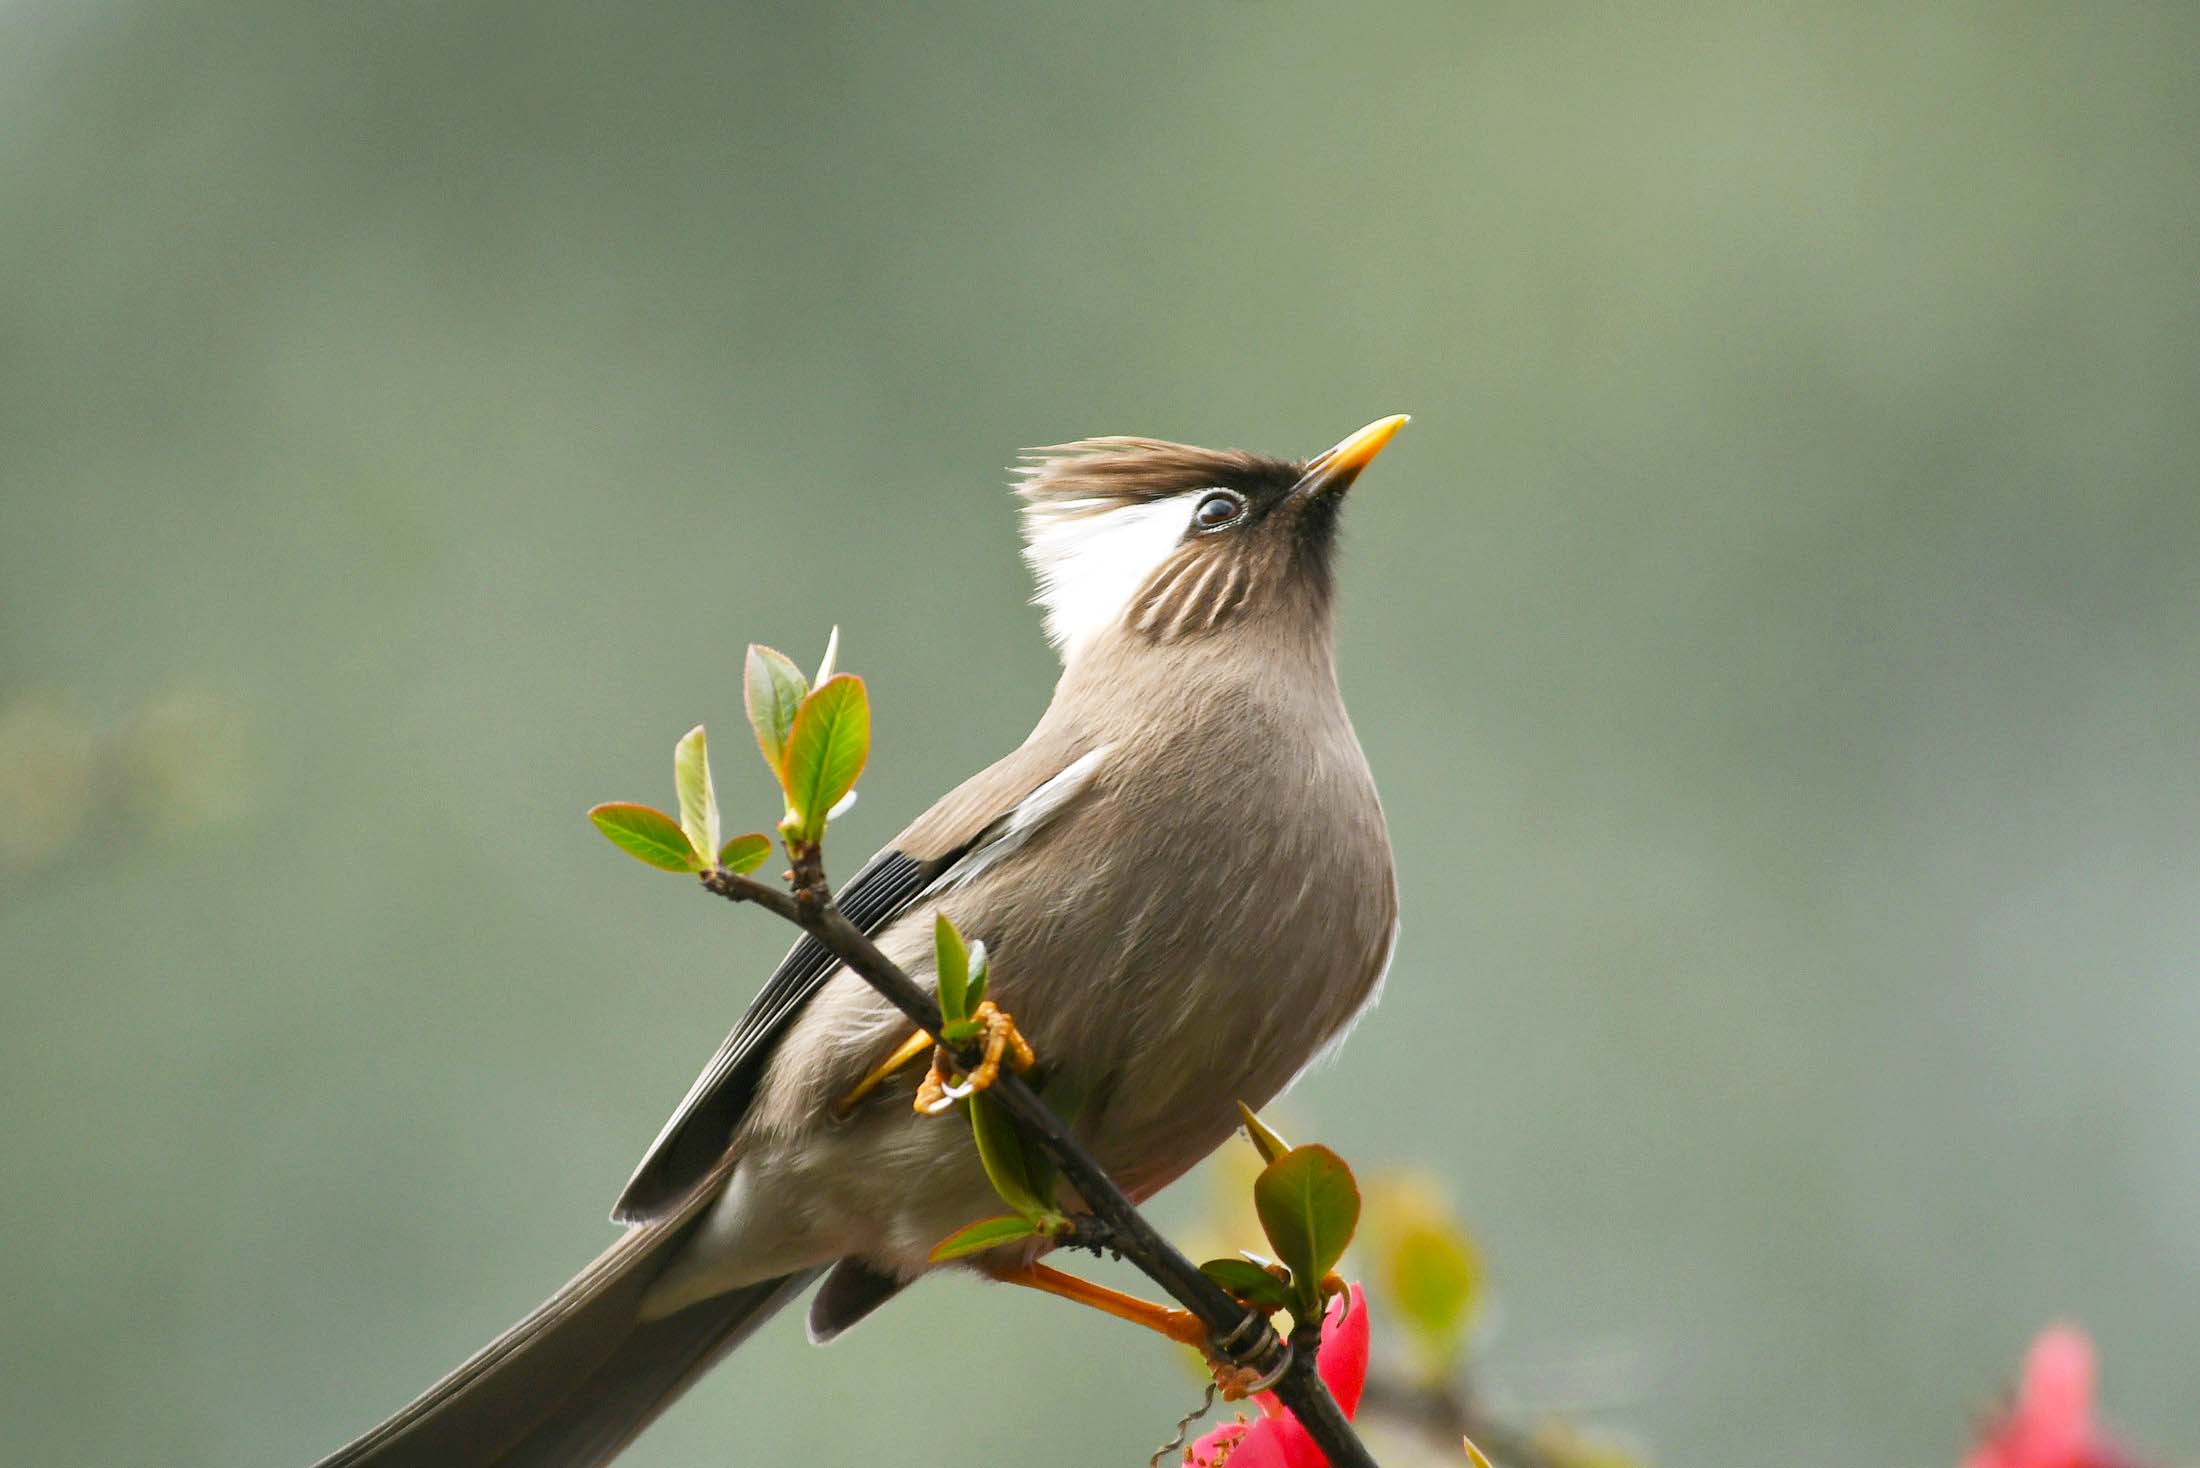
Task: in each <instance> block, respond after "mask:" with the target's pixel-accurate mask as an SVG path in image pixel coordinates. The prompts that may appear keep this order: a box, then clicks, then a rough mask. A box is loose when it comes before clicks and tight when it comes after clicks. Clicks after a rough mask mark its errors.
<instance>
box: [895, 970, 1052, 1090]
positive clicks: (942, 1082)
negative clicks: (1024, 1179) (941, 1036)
mask: <svg viewBox="0 0 2200 1468" xmlns="http://www.w3.org/2000/svg"><path fill="white" fill-rule="evenodd" d="M970 1017H971V1018H972V1019H974V1020H976V1021H978V1022H979V1023H980V1024H982V1025H984V1026H985V1056H984V1058H983V1059H982V1060H980V1061H979V1062H978V1068H977V1069H976V1070H974V1071H972V1072H971V1073H970V1074H969V1075H968V1076H967V1077H966V1078H965V1079H964V1080H963V1082H962V1084H961V1085H955V1084H953V1076H954V1069H955V1057H954V1056H953V1055H951V1054H950V1053H949V1052H948V1049H947V1047H946V1046H945V1045H941V1046H937V1047H935V1048H934V1049H933V1051H932V1069H931V1070H930V1071H929V1072H927V1073H926V1075H925V1077H924V1080H923V1081H922V1082H920V1083H919V1084H918V1086H917V1110H919V1111H921V1112H923V1113H924V1114H925V1115H927V1116H934V1115H937V1114H938V1113H940V1112H942V1111H945V1110H946V1109H947V1108H948V1107H950V1106H952V1105H953V1104H954V1103H955V1102H957V1101H959V1100H961V1099H962V1098H963V1097H965V1096H974V1095H976V1094H977V1093H978V1092H980V1091H982V1090H984V1089H985V1088H986V1087H987V1086H990V1085H992V1084H993V1082H994V1081H995V1079H997V1078H998V1077H999V1076H1000V1073H1001V1066H1002V1065H1003V1064H1006V1065H1007V1066H1008V1068H1009V1069H1010V1070H1012V1071H1015V1072H1016V1073H1017V1074H1018V1075H1021V1074H1023V1073H1024V1072H1025V1071H1027V1070H1029V1069H1031V1067H1032V1066H1034V1065H1036V1064H1037V1063H1038V1059H1039V1057H1038V1056H1037V1055H1036V1054H1035V1053H1033V1051H1032V1048H1031V1044H1030V1042H1029V1041H1027V1040H1025V1039H1024V1037H1023V1035H1022V1034H1021V1033H1020V1032H1019V1031H1018V1030H1017V1028H1016V1021H1014V1020H1012V1019H1010V1018H1009V1017H1008V1011H1007V1010H1005V1009H1003V1008H1001V1007H1000V1006H999V1005H998V1004H995V1003H994V1002H993V1001H992V1000H990V999H988V1000H986V1001H984V1002H983V1003H981V1004H980V1005H979V1006H978V1008H977V1010H976V1012H975V1013H973V1014H972V1015H971V1016H970Z"/></svg>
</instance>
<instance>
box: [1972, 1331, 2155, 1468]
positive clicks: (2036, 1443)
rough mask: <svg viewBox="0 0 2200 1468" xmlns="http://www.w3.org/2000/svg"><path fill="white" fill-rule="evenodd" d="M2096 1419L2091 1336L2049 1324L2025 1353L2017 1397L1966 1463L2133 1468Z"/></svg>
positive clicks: (2001, 1467) (2003, 1467)
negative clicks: (2099, 1426)
mask: <svg viewBox="0 0 2200 1468" xmlns="http://www.w3.org/2000/svg"><path fill="white" fill-rule="evenodd" d="M2133 1462H2134V1460H2133V1459H2132V1458H2130V1457H2129V1456H2128V1455H2127V1454H2125V1452H2124V1451H2123V1449H2121V1448H2119V1447H2118V1446H2116V1444H2115V1443H2114V1442H2112V1441H2110V1440H2109V1439H2108V1438H2107V1437H2106V1436H2105V1435H2104V1434H2103V1433H2102V1432H2101V1430H2100V1429H2099V1428H2098V1427H2096V1426H2095V1425H2094V1422H2093V1342H2092V1341H2091V1340H2090V1339H2089V1338H2088V1337H2087V1336H2086V1333H2085V1332H2084V1331H2082V1330H2080V1329H2078V1328H2077V1327H2076V1326H2074V1325H2056V1326H2050V1327H2048V1328H2047V1329H2046V1330H2043V1331H2041V1332H2040V1334H2039V1337H2038V1338H2037V1339H2036V1340H2034V1341H2033V1342H2032V1349H2031V1350H2029V1351H2027V1352H2026V1353H2025V1357H2024V1376H2023V1379H2022V1380H2020V1381H2019V1382H2018V1383H2017V1395H2016V1400H2015V1401H2013V1402H2011V1403H2010V1404H2009V1409H2008V1410H2007V1411H2006V1412H2004V1413H2002V1414H2001V1415H2000V1416H1999V1417H1997V1418H1995V1419H1994V1420H1993V1421H1991V1422H1989V1423H1988V1424H1986V1428H1985V1430H1984V1432H1983V1433H1982V1434H1981V1435H1980V1437H1979V1442H1978V1445H1977V1446H1976V1447H1974V1448H1972V1449H1971V1452H1970V1456H1968V1457H1966V1458H1965V1459H1964V1460H1963V1468H2133Z"/></svg>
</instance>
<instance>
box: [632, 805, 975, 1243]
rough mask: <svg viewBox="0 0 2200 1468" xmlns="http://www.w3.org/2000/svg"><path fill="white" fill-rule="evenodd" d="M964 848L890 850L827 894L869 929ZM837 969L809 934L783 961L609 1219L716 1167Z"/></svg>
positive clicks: (672, 1195)
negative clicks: (776, 1056)
mask: <svg viewBox="0 0 2200 1468" xmlns="http://www.w3.org/2000/svg"><path fill="white" fill-rule="evenodd" d="M975 844H977V843H976V842H972V843H971V845H975ZM967 849H968V847H964V848H960V849H957V850H955V851H950V852H947V853H945V854H943V855H941V856H938V857H934V858H933V859H932V860H930V861H917V860H915V859H914V858H911V857H908V856H904V855H903V854H902V853H901V852H898V851H895V850H892V849H891V848H889V849H888V850H885V851H882V852H880V853H879V854H878V855H877V856H874V857H872V858H871V860H870V861H869V862H867V863H866V864H865V865H864V867H863V870H861V871H859V872H857V873H856V874H855V875H854V876H853V877H851V878H849V879H848V884H847V885H846V886H845V887H843V888H842V889H841V890H840V891H839V892H838V893H836V894H834V900H835V901H837V902H838V903H839V905H840V910H841V911H842V912H844V913H846V914H847V916H848V921H850V922H852V923H854V924H855V925H856V926H857V927H859V928H861V929H862V930H863V931H864V932H866V933H875V932H877V931H878V930H879V929H880V928H883V927H885V926H886V924H888V923H889V922H892V921H893V920H894V919H895V918H896V917H898V916H899V915H900V914H901V913H902V912H903V911H905V910H906V909H907V908H908V906H909V904H910V903H911V902H913V901H914V900H915V899H916V898H917V896H918V894H919V893H921V892H923V891H924V889H925V888H926V887H928V886H930V885H931V884H932V882H933V880H934V879H935V878H936V877H938V876H939V874H940V873H941V872H943V871H945V870H947V868H949V867H950V866H952V865H954V863H955V861H956V859H957V858H958V857H960V856H961V855H962V854H963V851H965V850H967ZM837 966H838V963H837V961H836V960H835V959H834V958H833V956H832V954H830V953H828V952H827V951H826V950H825V946H824V945H823V944H822V943H819V942H818V941H817V940H816V939H815V938H812V937H809V936H807V935H805V936H804V937H803V938H802V940H801V941H800V942H798V943H796V944H795V945H794V947H793V948H792V949H791V950H789V952H788V954H787V956H786V957H785V958H783V959H781V960H780V962H779V967H778V968H776V969H774V970H773V971H772V976H771V978H770V979H769V980H768V981H766V983H765V985H764V987H763V989H762V990H760V991H759V992H758V993H757V996H756V998H755V999H754V1000H752V1001H751V1002H750V1004H749V1008H748V1012H747V1013H745V1014H743V1015H742V1016H741V1022H740V1023H739V1024H737V1025H735V1026H734V1027H733V1033H732V1034H730V1035H728V1036H727V1037H726V1042H725V1044H723V1045H721V1046H719V1047H718V1053H717V1054H716V1055H714V1056H712V1057H711V1062H710V1064H709V1065H708V1066H706V1067H705V1068H704V1070H703V1073H702V1075H700V1076H698V1077H697V1078H696V1081H695V1084H694V1085H693V1086H691V1087H689V1088H688V1093H687V1099H686V1100H684V1101H682V1102H681V1103H680V1109H679V1110H677V1111H675V1112H674V1113H673V1114H672V1120H670V1121H668V1122H666V1123H665V1128H664V1130H663V1131H661V1132H659V1133H658V1134H657V1140H656V1141H655V1142H654V1143H652V1144H651V1145H650V1149H649V1153H648V1155H647V1156H645V1157H643V1158H642V1163H641V1166H639V1167H637V1168H636V1169H634V1176H633V1177H632V1178H631V1179H629V1180H628V1182H627V1185H626V1191H625V1192H623V1193H621V1194H620V1195H619V1201H618V1203H617V1204H615V1205H614V1206H613V1208H612V1210H611V1217H612V1218H613V1220H614V1221H616V1222H619V1223H642V1222H645V1221H647V1220H649V1219H651V1218H654V1217H655V1216H656V1215H657V1214H658V1213H660V1212H662V1211H663V1210H664V1209H666V1208H669V1207H671V1206H672V1205H674V1204H676V1203H678V1202H679V1201H680V1200H681V1199H682V1198H683V1197H685V1196H686V1194H687V1190H688V1189H689V1188H691V1187H693V1186H694V1184H695V1182H696V1180H697V1179H699V1178H701V1177H702V1176H703V1175H705V1174H706V1173H708V1172H709V1171H710V1170H711V1169H712V1168H713V1167H716V1166H717V1165H718V1161H719V1159H720V1158H721V1157H723V1156H724V1155H725V1151H726V1143H727V1142H728V1141H729V1140H730V1139H731V1138H732V1136H733V1129H734V1127H735V1125H736V1124H738V1123H739V1122H740V1120H741V1115H742V1113H743V1112H745V1111H747V1110H748V1107H749V1101H750V1099H751V1098H752V1097H753V1096H754V1095H755V1094H756V1081H757V1077H758V1076H759V1075H761V1074H762V1073H763V1069H764V1062H765V1061H766V1060H768V1059H769V1058H770V1056H771V1053H772V1050H773V1048H774V1047H775V1046H776V1045H777V1044H778V1043H779V1039H780V1037H781V1036H782V1035H784V1034H785V1033H786V1031H787V1027H788V1026H789V1025H790V1024H791V1023H792V1022H793V1020H794V1017H795V1016H796V1015H797V1014H800V1013H801V1012H802V1007H803V1006H804V1005H805V1004H807V1003H809V1002H810V997H811V996H812V995H814V994H815V993H817V991H818V990H819V989H820V988H821V987H823V986H824V983H825V980H826V978H827V977H828V976H829V975H830V974H831V973H832V971H833V969H834V968H836V967H837Z"/></svg>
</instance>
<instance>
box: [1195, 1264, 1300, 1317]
mask: <svg viewBox="0 0 2200 1468" xmlns="http://www.w3.org/2000/svg"><path fill="white" fill-rule="evenodd" d="M1199 1272H1200V1273H1201V1274H1204V1275H1206V1276H1207V1277H1208V1278H1209V1279H1211V1280H1213V1281H1214V1282H1215V1283H1216V1284H1218V1285H1221V1286H1222V1287H1223V1288H1224V1289H1226V1290H1228V1291H1229V1292H1230V1293H1231V1294H1233V1295H1236V1296H1237V1297H1238V1298H1239V1299H1241V1300H1243V1301H1245V1303H1246V1304H1248V1305H1258V1306H1261V1307H1262V1308H1264V1309H1274V1310H1286V1309H1289V1308H1290V1305H1291V1286H1289V1285H1287V1284H1285V1283H1284V1282H1283V1281H1282V1280H1280V1279H1278V1278H1276V1277H1275V1276H1274V1275H1272V1274H1270V1273H1269V1272H1268V1271H1267V1270H1265V1269H1263V1268H1261V1267H1260V1266H1259V1265H1258V1264H1255V1263H1254V1262H1253V1261H1252V1260H1250V1259H1210V1260H1208V1261H1207V1262H1206V1263H1205V1264H1202V1265H1200V1266H1199Z"/></svg>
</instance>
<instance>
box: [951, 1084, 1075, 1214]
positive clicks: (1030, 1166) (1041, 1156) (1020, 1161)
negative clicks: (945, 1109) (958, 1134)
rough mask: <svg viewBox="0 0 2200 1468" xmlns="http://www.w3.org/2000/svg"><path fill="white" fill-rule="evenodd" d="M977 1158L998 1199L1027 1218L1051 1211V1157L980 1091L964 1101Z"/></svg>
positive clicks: (993, 1101) (1052, 1207)
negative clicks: (968, 1113) (967, 1108)
mask: <svg viewBox="0 0 2200 1468" xmlns="http://www.w3.org/2000/svg"><path fill="white" fill-rule="evenodd" d="M967 1104H968V1105H969V1107H970V1132H971V1135H972V1136H973V1137H974V1138H976V1140H977V1143H978V1161H980V1162H981V1163H983V1164H984V1165H985V1175H986V1176H987V1177H988V1178H989V1179H991V1180H992V1183H993V1191H994V1192H996V1193H999V1194H1000V1195H1001V1201H1002V1202H1004V1203H1006V1204H1007V1205H1008V1206H1009V1207H1011V1208H1013V1209H1015V1210H1016V1211H1017V1212H1018V1213H1021V1214H1022V1215H1023V1216H1024V1217H1026V1218H1037V1219H1045V1218H1051V1217H1052V1216H1053V1215H1054V1211H1055V1210H1054V1159H1053V1158H1051V1157H1049V1156H1047V1155H1046V1153H1045V1151H1044V1150H1042V1149H1041V1148H1040V1146H1039V1145H1038V1143H1036V1142H1027V1141H1026V1140H1024V1135H1023V1133H1022V1132H1021V1131H1019V1130H1018V1129H1017V1127H1016V1123H1015V1122H1014V1121H1012V1120H1011V1119H1010V1118H1009V1115H1008V1113H1007V1112H1006V1111H1004V1110H1002V1109H1001V1105H1000V1103H999V1102H997V1101H995V1100H994V1099H993V1098H992V1097H991V1096H988V1095H986V1094H985V1093H984V1092H983V1091H980V1092H979V1093H978V1094H977V1095H975V1096H972V1097H971V1098H970V1100H969V1102H968V1103H967Z"/></svg>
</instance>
